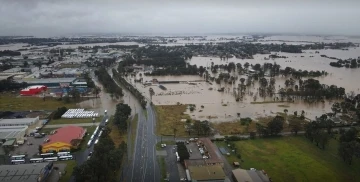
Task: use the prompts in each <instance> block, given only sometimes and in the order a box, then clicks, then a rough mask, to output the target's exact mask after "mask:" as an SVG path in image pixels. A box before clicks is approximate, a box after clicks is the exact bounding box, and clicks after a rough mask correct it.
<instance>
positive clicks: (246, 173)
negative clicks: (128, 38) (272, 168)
mask: <svg viewBox="0 0 360 182" xmlns="http://www.w3.org/2000/svg"><path fill="white" fill-rule="evenodd" d="M232 178H233V180H234V181H235V182H270V181H271V180H270V178H269V177H268V176H267V174H266V173H265V171H259V170H244V169H235V170H232Z"/></svg>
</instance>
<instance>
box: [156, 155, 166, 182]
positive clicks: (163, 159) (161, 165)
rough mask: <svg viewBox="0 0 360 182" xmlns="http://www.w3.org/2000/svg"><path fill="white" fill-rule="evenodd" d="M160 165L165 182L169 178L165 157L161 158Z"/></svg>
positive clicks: (162, 178) (162, 180) (162, 179)
mask: <svg viewBox="0 0 360 182" xmlns="http://www.w3.org/2000/svg"><path fill="white" fill-rule="evenodd" d="M158 160H159V164H160V172H161V179H160V180H161V182H165V181H166V180H165V179H166V178H167V174H166V165H165V158H164V157H159V159H158Z"/></svg>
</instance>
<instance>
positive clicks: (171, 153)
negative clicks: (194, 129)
mask: <svg viewBox="0 0 360 182" xmlns="http://www.w3.org/2000/svg"><path fill="white" fill-rule="evenodd" d="M174 146H175V145H174ZM174 146H172V145H168V146H167V147H166V152H167V156H166V158H165V164H166V171H167V172H168V174H169V180H170V181H174V182H176V181H180V176H179V171H178V164H180V163H179V162H178V161H177V160H176V156H175V152H176V148H175V149H174Z"/></svg>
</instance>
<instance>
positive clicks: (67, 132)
mask: <svg viewBox="0 0 360 182" xmlns="http://www.w3.org/2000/svg"><path fill="white" fill-rule="evenodd" d="M85 134H86V129H84V128H82V127H78V126H73V125H70V126H65V127H62V128H59V129H57V130H56V132H55V134H53V135H50V136H49V138H48V139H49V141H48V142H47V143H44V144H43V145H42V152H44V153H46V152H54V151H56V152H59V151H70V150H71V149H72V148H77V147H78V145H79V144H80V142H81V140H82V139H83V137H84V136H85Z"/></svg>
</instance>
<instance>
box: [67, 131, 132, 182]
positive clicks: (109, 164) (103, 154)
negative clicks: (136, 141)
mask: <svg viewBox="0 0 360 182" xmlns="http://www.w3.org/2000/svg"><path fill="white" fill-rule="evenodd" d="M109 133H110V129H109V128H106V129H105V130H104V132H103V134H102V136H101V137H100V140H99V142H98V143H97V144H96V145H95V146H94V151H93V153H92V155H91V157H90V159H89V160H87V161H85V163H83V164H82V165H79V166H76V167H75V168H74V172H73V175H74V177H75V180H76V182H89V181H94V182H103V181H117V180H119V179H118V178H119V176H117V175H116V174H117V172H118V171H119V170H120V168H121V165H122V160H123V156H124V155H125V154H126V152H127V146H126V144H125V143H124V142H122V143H121V144H120V145H119V147H115V144H114V142H113V141H112V140H111V138H110V136H109Z"/></svg>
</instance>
